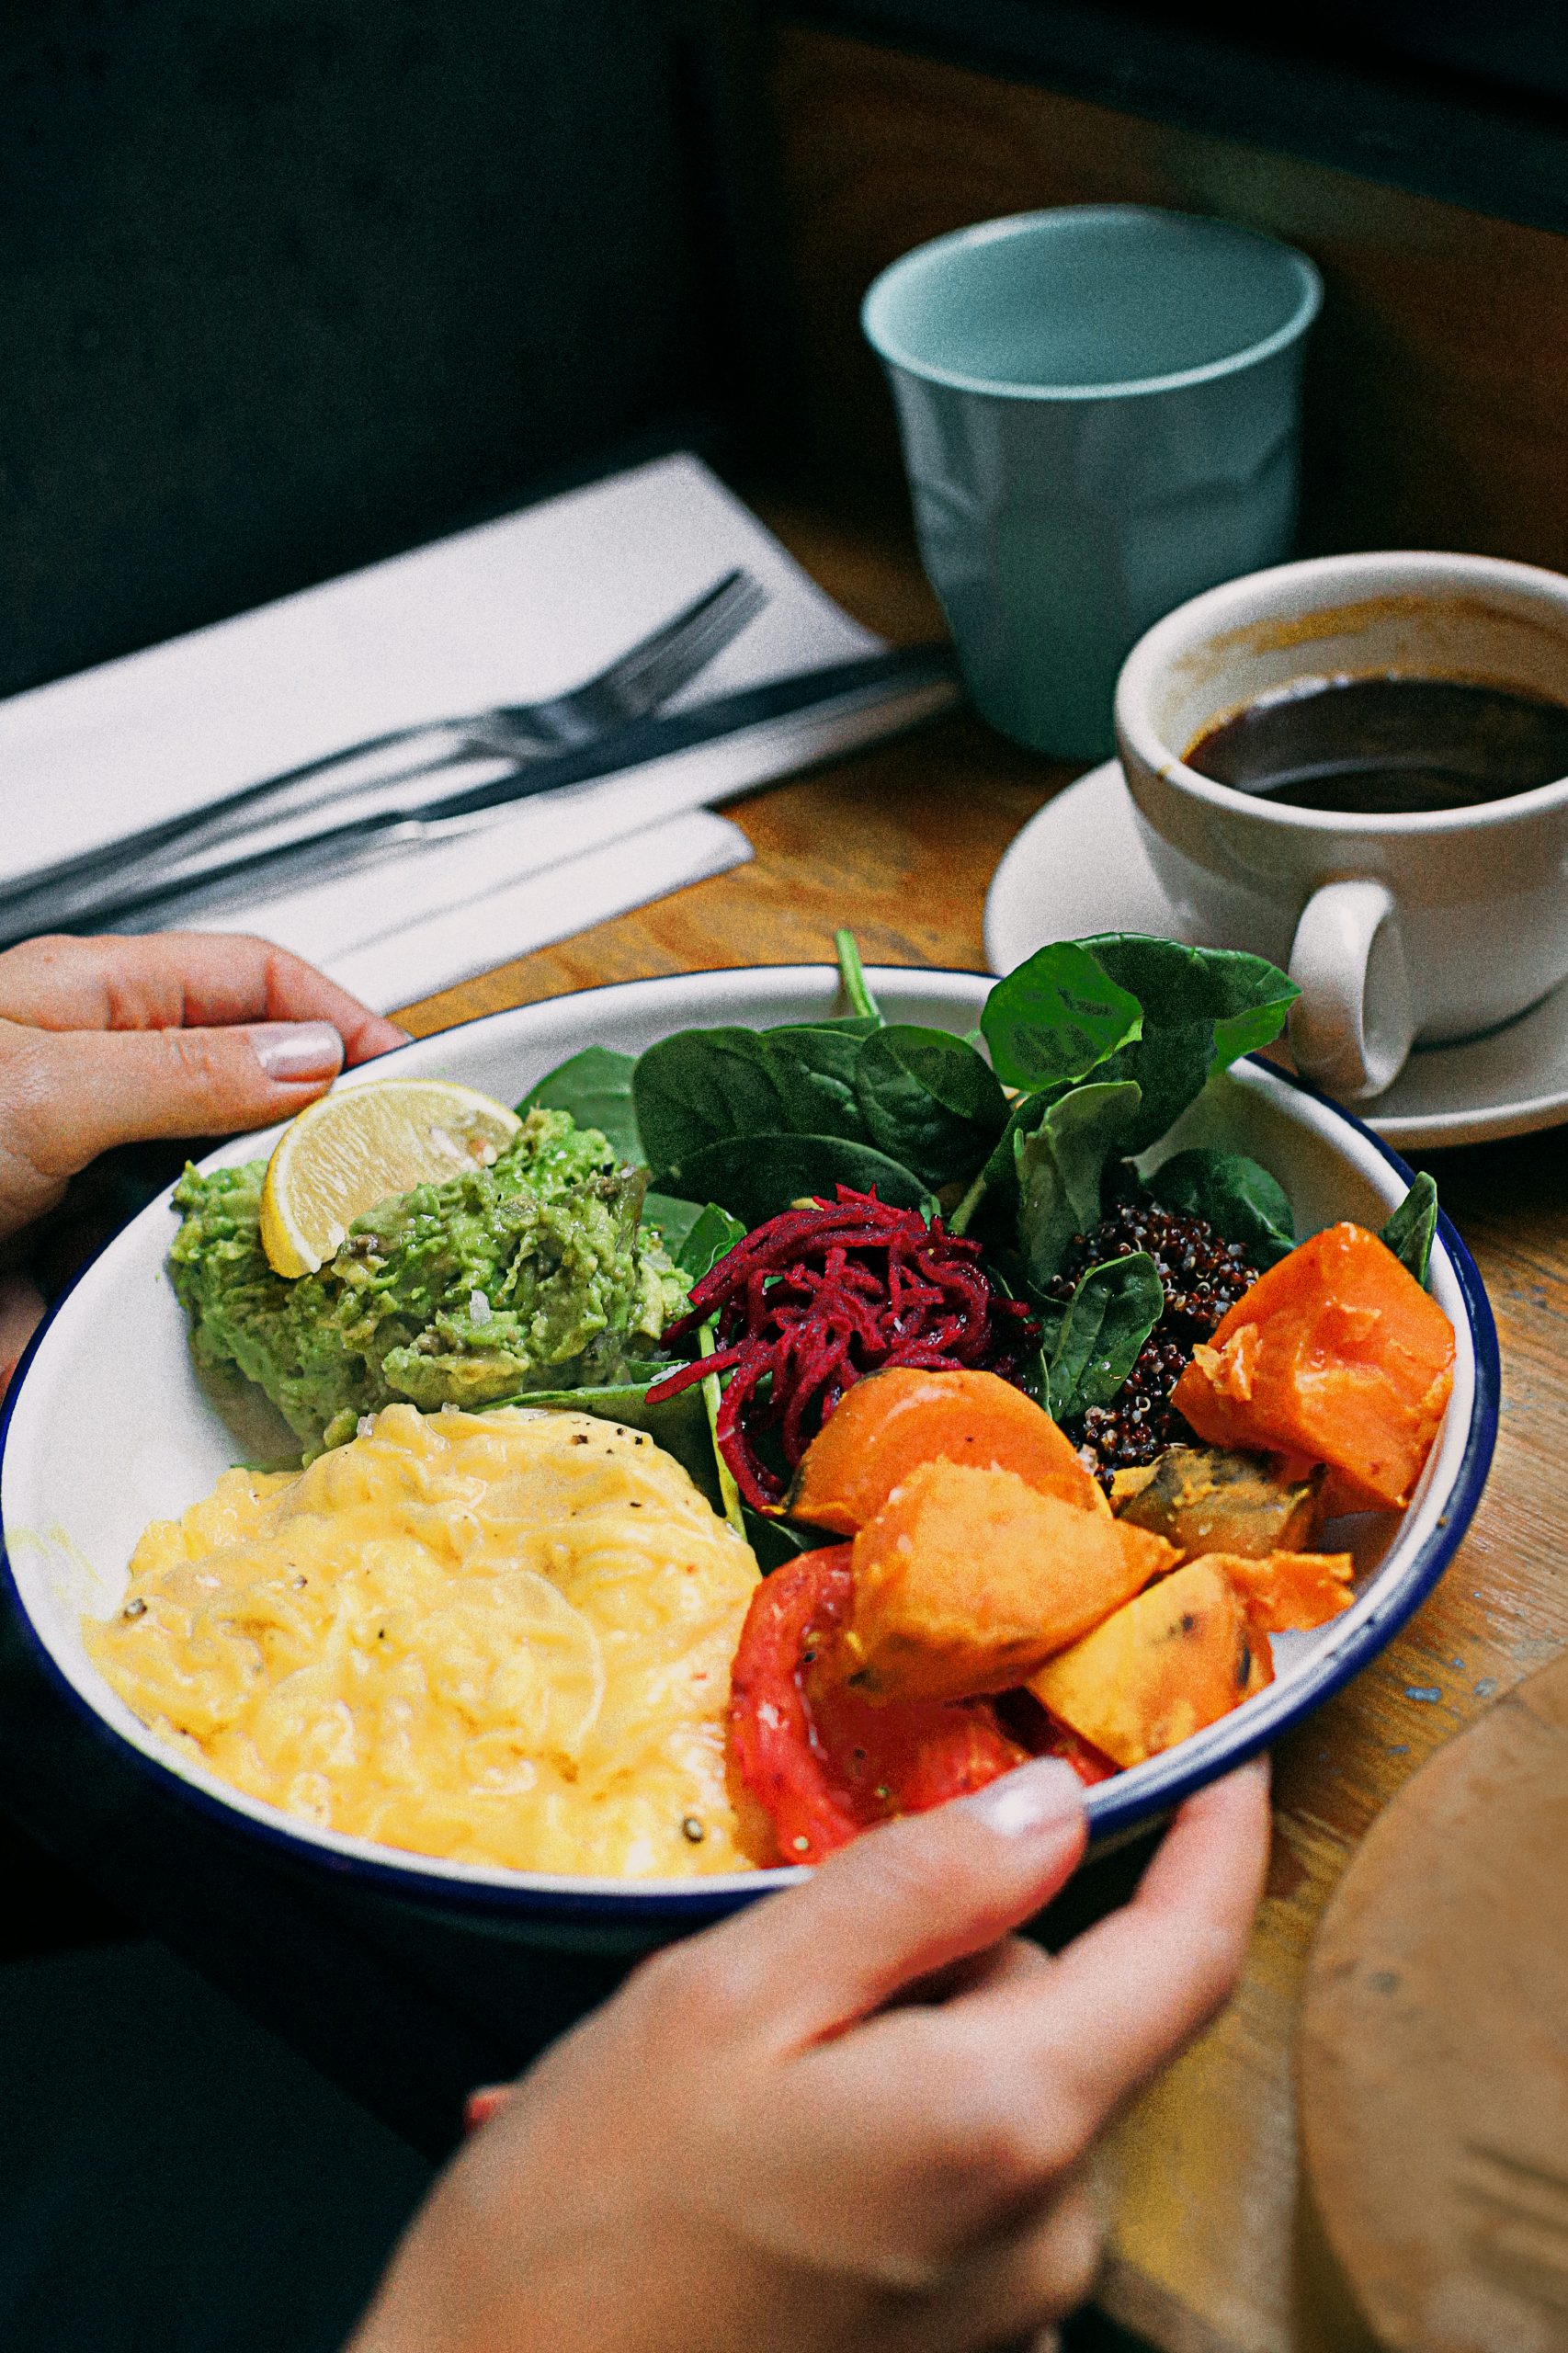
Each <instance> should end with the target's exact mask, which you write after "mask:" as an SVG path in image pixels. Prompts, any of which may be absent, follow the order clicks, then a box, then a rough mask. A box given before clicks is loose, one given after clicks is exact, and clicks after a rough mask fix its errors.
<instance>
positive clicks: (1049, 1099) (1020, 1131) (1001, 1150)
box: [948, 1086, 1068, 1233]
mask: <svg viewBox="0 0 1568 2353" xmlns="http://www.w3.org/2000/svg"><path fill="white" fill-rule="evenodd" d="M1067 1091H1068V1089H1067V1087H1066V1086H1057V1087H1052V1088H1051V1089H1050V1090H1049V1091H1048V1092H1045V1093H1042V1094H1039V1095H1020V1096H1019V1097H1018V1098H1017V1101H1016V1102H1015V1103H1014V1105H1013V1107H1012V1108H1011V1109H1010V1111H1009V1112H1008V1114H1007V1124H1006V1127H1005V1128H1004V1129H1003V1131H1002V1132H1001V1134H1000V1135H999V1136H998V1137H997V1139H996V1142H994V1144H993V1146H992V1147H991V1154H990V1157H989V1158H988V1159H987V1160H986V1162H985V1164H984V1165H983V1167H982V1169H981V1171H980V1174H979V1175H978V1176H976V1177H975V1179H974V1181H973V1183H972V1184H971V1186H970V1188H969V1190H968V1192H967V1193H966V1194H965V1195H964V1197H963V1199H962V1200H961V1201H960V1203H959V1205H958V1207H957V1209H956V1210H955V1211H953V1213H952V1216H951V1217H950V1218H949V1220H948V1230H949V1233H969V1232H970V1230H971V1227H972V1226H973V1225H974V1223H975V1221H976V1219H977V1218H979V1217H981V1216H982V1214H983V1217H984V1221H985V1223H986V1225H987V1226H988V1227H990V1228H991V1229H992V1230H993V1233H996V1232H997V1231H999V1230H1003V1229H1005V1228H1006V1224H1007V1222H1008V1221H1009V1220H1012V1219H1016V1214H1017V1206H1018V1150H1019V1146H1020V1144H1021V1143H1022V1141H1023V1139H1024V1138H1025V1137H1026V1136H1030V1135H1032V1134H1033V1133H1034V1131H1035V1130H1036V1128H1038V1127H1039V1125H1040V1121H1041V1120H1043V1119H1044V1117H1045V1115H1046V1112H1047V1111H1048V1110H1049V1109H1050V1108H1051V1105H1052V1103H1055V1102H1058V1101H1059V1100H1060V1099H1061V1097H1062V1096H1063V1095H1065V1094H1066V1093H1067Z"/></svg>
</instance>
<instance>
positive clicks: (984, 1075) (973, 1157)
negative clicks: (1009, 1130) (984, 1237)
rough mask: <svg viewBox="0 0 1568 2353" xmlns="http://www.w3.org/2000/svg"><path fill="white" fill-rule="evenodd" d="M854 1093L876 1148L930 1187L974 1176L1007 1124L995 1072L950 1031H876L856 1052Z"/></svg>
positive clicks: (897, 1027) (906, 1025)
mask: <svg viewBox="0 0 1568 2353" xmlns="http://www.w3.org/2000/svg"><path fill="white" fill-rule="evenodd" d="M855 1091H856V1095H857V1097H858V1102H859V1108H860V1111H861V1114H862V1116H863V1118H864V1120H865V1124H866V1129H867V1131H868V1133H869V1137H870V1140H871V1142H872V1143H874V1144H875V1145H876V1146H877V1148H878V1149H879V1151H881V1152H885V1153H887V1154H889V1156H890V1157H891V1158H892V1159H894V1160H899V1161H902V1162H903V1165H904V1166H905V1167H906V1168H912V1169H913V1170H914V1171H915V1175H916V1176H923V1177H924V1178H925V1180H926V1183H927V1184H928V1185H930V1186H932V1187H933V1188H935V1187H937V1186H938V1185H948V1184H952V1183H955V1182H961V1181H962V1180H964V1179H965V1178H967V1177H969V1176H971V1175H972V1173H973V1171H974V1167H975V1165H976V1163H977V1161H979V1160H981V1159H983V1158H984V1157H985V1156H986V1155H987V1154H989V1152H990V1150H991V1147H992V1145H993V1144H994V1142H996V1139H997V1138H998V1136H1000V1134H1001V1132H1002V1131H1003V1129H1004V1128H1005V1127H1006V1124H1007V1098H1006V1096H1005V1095H1004V1094H1003V1092H1002V1089H1001V1087H1000V1086H998V1085H997V1082H996V1078H995V1074H994V1072H993V1071H992V1070H991V1069H990V1068H989V1067H988V1065H987V1064H986V1063H983V1062H982V1060H981V1058H980V1056H979V1055H978V1054H977V1053H976V1052H975V1051H974V1050H973V1048H972V1047H971V1046H966V1045H965V1043H964V1041H963V1040H962V1039H961V1038H955V1037H954V1036H953V1035H952V1034H951V1032H950V1031H949V1030H946V1029H921V1028H918V1027H917V1026H916V1025H915V1024H914V1023H911V1022H893V1023H891V1024H890V1025H889V1026H888V1027H887V1028H885V1029H878V1030H875V1031H874V1032H873V1033H872V1035H871V1036H870V1037H869V1038H867V1039H865V1040H863V1041H862V1042H861V1044H860V1045H859V1047H858V1050H857V1057H856V1062H855Z"/></svg>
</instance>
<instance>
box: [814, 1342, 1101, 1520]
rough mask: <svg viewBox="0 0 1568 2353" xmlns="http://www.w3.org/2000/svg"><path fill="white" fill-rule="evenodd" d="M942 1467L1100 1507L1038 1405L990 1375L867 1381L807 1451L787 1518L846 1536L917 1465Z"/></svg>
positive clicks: (889, 1375)
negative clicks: (990, 1473)
mask: <svg viewBox="0 0 1568 2353" xmlns="http://www.w3.org/2000/svg"><path fill="white" fill-rule="evenodd" d="M938 1457H940V1458H941V1459H942V1460H943V1461H948V1462H962V1463H966V1464H968V1465H970V1466H971V1467H972V1468H976V1469H980V1470H993V1469H994V1470H998V1471H1013V1472H1017V1475H1018V1477H1019V1478H1020V1479H1022V1480H1023V1481H1024V1482H1025V1483H1026V1484H1027V1485H1028V1486H1030V1487H1032V1488H1034V1489H1035V1491H1036V1492H1037V1494H1040V1495H1060V1496H1061V1498H1062V1502H1063V1503H1068V1504H1076V1505H1077V1506H1080V1508H1082V1509H1086V1510H1090V1511H1094V1510H1096V1509H1098V1508H1099V1507H1100V1506H1102V1505H1103V1504H1104V1501H1105V1498H1104V1496H1103V1495H1102V1494H1101V1492H1100V1487H1099V1483H1098V1482H1097V1481H1096V1479H1094V1478H1093V1477H1092V1476H1091V1475H1090V1473H1089V1472H1087V1471H1086V1470H1085V1467H1084V1465H1083V1462H1082V1461H1080V1459H1079V1456H1078V1452H1077V1449H1076V1448H1075V1447H1074V1445H1073V1443H1072V1441H1071V1439H1069V1438H1065V1437H1064V1436H1063V1435H1062V1431H1061V1430H1059V1429H1058V1428H1057V1427H1056V1424H1055V1423H1054V1422H1053V1421H1052V1420H1051V1415H1049V1414H1048V1413H1047V1412H1046V1411H1045V1409H1044V1407H1043V1406H1041V1405H1037V1404H1035V1402H1034V1400H1033V1398H1032V1397H1026V1396H1025V1394H1024V1392H1023V1391H1022V1390H1021V1389H1015V1388H1014V1386H1013V1384H1012V1382H1011V1381H1003V1380H1001V1379H999V1378H998V1376H997V1375H996V1374H995V1373H994V1372H919V1371H916V1370H914V1369H912V1368H910V1367H907V1366H903V1365H894V1366H892V1367H890V1369H889V1370H887V1371H886V1372H873V1373H869V1374H868V1375H867V1376H866V1378H865V1380H864V1381H857V1382H856V1383H855V1386H854V1387H853V1388H852V1389H850V1390H848V1391H847V1392H846V1393H845V1395H844V1396H843V1397H842V1398H841V1399H840V1400H839V1403H838V1404H837V1406H836V1407H835V1410H834V1412H833V1413H832V1414H831V1415H829V1416H828V1418H827V1420H826V1421H825V1422H824V1425H823V1427H822V1429H821V1430H820V1432H819V1433H818V1435H817V1436H816V1437H815V1438H813V1439H812V1443H811V1445H810V1446H809V1447H808V1448H807V1449H806V1451H805V1455H804V1457H803V1459H802V1461H801V1467H800V1470H799V1471H798V1472H796V1474H795V1483H794V1486H793V1488H792V1489H791V1490H790V1503H789V1509H790V1513H791V1515H792V1516H793V1517H794V1518H797V1519H804V1520H809V1521H810V1522H811V1524H812V1527H813V1528H825V1529H831V1530H832V1531H833V1532H834V1533H835V1535H839V1536H853V1535H854V1533H855V1531H856V1529H859V1528H864V1527H865V1525H866V1523H867V1521H868V1520H869V1519H872V1518H875V1517H876V1515H877V1513H878V1512H879V1511H881V1507H882V1506H883V1505H884V1504H885V1503H886V1501H887V1499H888V1497H889V1496H890V1495H892V1491H893V1489H894V1488H895V1487H896V1486H897V1485H898V1484H899V1483H900V1482H901V1481H902V1480H903V1479H904V1478H906V1477H907V1476H908V1474H909V1472H911V1471H913V1470H914V1469H915V1465H916V1464H917V1463H921V1462H930V1461H935V1460H937V1458H938Z"/></svg>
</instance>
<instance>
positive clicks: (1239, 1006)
mask: <svg viewBox="0 0 1568 2353" xmlns="http://www.w3.org/2000/svg"><path fill="white" fill-rule="evenodd" d="M1078 945H1079V947H1080V948H1082V949H1085V950H1086V951H1088V952H1089V953H1090V954H1091V955H1092V956H1093V957H1094V960H1095V961H1096V964H1098V965H1099V966H1100V968H1101V970H1102V971H1103V972H1106V973H1107V974H1108V977H1109V978H1110V979H1111V980H1113V981H1114V982H1116V983H1117V984H1118V986H1119V987H1120V988H1123V989H1126V990H1129V991H1130V992H1131V995H1133V996H1135V997H1136V998H1137V999H1138V1002H1139V1004H1140V1005H1141V1006H1142V1008H1143V1029H1142V1037H1141V1038H1140V1039H1138V1040H1137V1041H1136V1042H1134V1043H1130V1044H1128V1045H1125V1046H1122V1047H1121V1048H1119V1051H1117V1052H1116V1053H1115V1054H1113V1055H1112V1056H1111V1057H1110V1059H1109V1060H1108V1062H1106V1063H1102V1064H1101V1065H1100V1066H1099V1068H1098V1069H1097V1070H1096V1077H1098V1078H1101V1079H1109V1078H1130V1079H1136V1080H1137V1082H1138V1084H1139V1086H1141V1087H1142V1090H1143V1108H1142V1112H1141V1113H1140V1115H1139V1118H1138V1120H1137V1123H1136V1125H1135V1126H1134V1127H1133V1129H1132V1130H1131V1133H1130V1134H1129V1135H1128V1137H1127V1139H1126V1141H1125V1142H1124V1145H1123V1150H1124V1151H1126V1152H1128V1153H1130V1154H1135V1153H1140V1152H1146V1151H1147V1150H1148V1148H1149V1146H1150V1145H1151V1144H1153V1143H1157V1142H1159V1140H1160V1138H1161V1137H1162V1136H1163V1135H1164V1134H1165V1131H1166V1130H1167V1129H1168V1128H1170V1127H1171V1126H1172V1125H1173V1123H1174V1122H1175V1121H1176V1120H1177V1119H1178V1118H1179V1117H1180V1115H1181V1113H1182V1112H1183V1111H1185V1110H1186V1108H1187V1105H1188V1104H1189V1103H1192V1102H1195V1101H1196V1100H1197V1098H1198V1097H1199V1095H1200V1094H1201V1093H1202V1091H1203V1087H1204V1085H1205V1083H1206V1082H1207V1081H1208V1080H1209V1079H1210V1078H1212V1077H1213V1076H1214V1074H1215V1073H1216V1072H1217V1071H1221V1070H1225V1069H1227V1068H1228V1067H1229V1065H1230V1064H1231V1063H1233V1062H1234V1060H1235V1059H1236V1056H1237V1055H1238V1054H1241V1053H1247V1052H1250V1051H1252V1050H1253V1049H1254V1048H1255V1047H1257V1046H1263V1045H1267V1043H1268V1040H1270V1039H1271V1038H1277V1037H1278V1034H1279V1031H1280V1030H1281V1029H1282V1028H1283V1027H1284V1023H1285V1017H1286V1015H1287V1014H1288V1013H1289V1011H1290V1006H1291V1005H1292V1004H1293V1003H1294V1001H1295V999H1296V997H1297V996H1298V995H1299V994H1300V992H1299V991H1298V989H1297V988H1296V986H1295V983H1293V982H1291V981H1290V980H1288V979H1287V978H1286V976H1285V974H1284V973H1283V972H1280V971H1278V968H1277V967H1276V966H1275V965H1273V964H1270V963H1268V962H1267V961H1266V960H1265V959H1264V958H1263V957H1261V956H1244V955H1242V954H1241V953H1240V952H1239V951H1237V950H1235V949H1221V948H1185V947H1183V946H1182V945H1181V943H1180V942H1179V941H1178V940H1175V939H1153V938H1145V937H1144V936H1143V935H1142V933H1139V932H1115V931H1108V932H1099V933H1096V934H1095V935H1093V936H1092V937H1090V938H1086V939H1082V940H1080V941H1079V942H1078Z"/></svg>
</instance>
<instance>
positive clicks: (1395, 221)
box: [773, 28, 1568, 566]
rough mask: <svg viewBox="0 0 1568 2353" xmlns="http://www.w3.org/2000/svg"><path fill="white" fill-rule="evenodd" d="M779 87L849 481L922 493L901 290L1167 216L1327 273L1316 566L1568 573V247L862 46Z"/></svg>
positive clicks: (1313, 496) (817, 336)
mask: <svg viewBox="0 0 1568 2353" xmlns="http://www.w3.org/2000/svg"><path fill="white" fill-rule="evenodd" d="M773 79H774V94H775V105H776V110H777V116H778V133H779V142H780V148H781V154H782V176H783V188H784V200H785V209H786V214H787V220H788V226H789V238H790V257H791V262H792V267H793V272H794V280H795V286H796V290H797V299H798V307H799V314H800V323H801V347H802V359H801V370H800V372H801V383H802V387H803V399H804V404H805V413H806V416H807V419H808V421H809V426H810V431H811V437H812V442H813V445H814V447H815V449H816V451H817V453H818V455H819V458H820V459H822V460H824V461H826V462H830V463H833V464H835V465H836V466H837V468H838V469H839V471H840V472H841V474H842V475H843V476H844V478H845V479H846V482H852V481H854V480H856V479H859V478H863V477H864V475H865V474H866V473H867V472H868V471H870V472H881V474H883V475H884V476H885V477H886V478H888V479H890V480H896V476H897V451H896V441H895V437H894V433H893V425H892V411H891V408H890V406H889V404H888V401H887V397H886V394H885V392H884V391H883V388H882V384H881V375H880V371H879V369H878V368H877V365H876V362H875V361H874V359H873V358H872V357H871V355H870V352H869V350H868V348H867V347H866V344H865V341H864V338H863V337H862V335H861V333H860V328H859V316H858V313H859V304H860V298H861V296H862V294H863V293H864V292H865V290H866V288H867V287H868V286H869V283H870V281H871V279H872V278H873V277H874V276H875V275H876V273H877V271H878V270H879V269H881V268H882V267H884V266H885V265H886V264H887V263H888V262H891V261H892V260H894V259H895V258H896V257H897V256H898V255H900V254H901V253H903V252H905V251H907V249H908V248H909V247H910V246H911V245H915V244H919V243H920V242H921V241H922V240H923V239H924V238H926V237H932V236H936V235H938V234H940V233H942V232H943V231H946V230H949V229H954V228H959V227H961V226H962V225H963V224H964V223H966V222H971V221H984V220H987V219H990V218H993V217H994V216H996V215H998V214H1001V213H1006V212H1018V211H1027V210H1031V209H1032V208H1033V207H1035V206H1038V205H1052V204H1085V203H1086V204H1104V203H1126V202H1131V203H1140V204H1160V205H1167V206H1172V207H1175V208H1176V210H1184V211H1189V212H1207V213H1219V214H1221V215H1222V216H1224V217H1225V218H1226V219H1229V220H1233V221H1241V222H1246V223H1247V224H1248V225H1249V226H1251V227H1253V228H1256V229H1262V230H1266V231H1268V232H1269V233H1272V234H1274V235H1275V236H1279V237H1284V238H1286V239H1287V240H1288V241H1289V242H1290V244H1295V245H1299V246H1301V247H1302V248H1303V249H1304V250H1305V251H1306V252H1308V253H1310V254H1311V255H1312V257H1313V259H1314V260H1315V261H1316V262H1317V263H1318V265H1319V267H1320V268H1321V269H1322V271H1323V273H1324V289H1325V300H1324V312H1323V316H1322V319H1321V321H1320V322H1319V324H1318V326H1317V327H1316V328H1315V329H1314V331H1313V334H1312V338H1311V341H1310V344H1309V347H1308V357H1307V380H1306V392H1305V417H1306V449H1305V477H1304V483H1303V494H1304V498H1303V526H1304V536H1305V540H1306V544H1307V546H1308V548H1309V549H1318V548H1323V549H1335V548H1342V547H1436V548H1463V549H1474V550H1478V551H1483V552H1485V553H1490V554H1494V555H1511V556H1518V557H1523V558H1526V559H1527V560H1528V561H1530V562H1532V563H1547V564H1554V565H1558V566H1563V565H1564V564H1568V238H1565V237H1560V236H1553V235H1551V234H1550V233H1548V232H1547V231H1545V230H1540V229H1528V228H1522V227H1519V226H1518V225H1517V224H1516V223H1513V222H1505V221H1494V220H1491V219H1488V218H1487V217H1486V216H1485V215H1484V214H1482V213H1479V212H1472V211H1470V210H1466V209H1465V208H1464V207H1462V206H1460V205H1455V204H1442V203H1438V202H1437V201H1435V200H1434V199H1431V198H1427V197H1420V196H1412V195H1409V194H1407V193H1405V192H1404V191H1403V190H1402V189H1399V188H1384V187H1381V186H1380V185H1378V184H1377V183H1376V182H1375V181H1373V180H1368V179H1361V178H1359V177H1358V176H1356V175H1354V174H1352V173H1349V172H1342V171H1333V170H1329V169H1327V168H1326V167H1324V166H1323V165H1314V164H1305V163H1301V162H1300V161H1298V160H1296V159H1294V158H1292V157H1290V156H1285V155H1278V154H1272V153H1267V152H1266V151H1265V150H1263V149H1260V148H1256V147H1251V146H1247V145H1245V144H1244V143H1243V142H1241V141H1239V140H1231V139H1222V138H1213V137H1208V136H1203V135H1200V134H1199V133H1198V132H1195V131H1181V130H1176V129H1174V128H1172V127H1170V126H1169V125H1162V124H1157V123H1151V122H1146V121H1142V120H1140V119H1138V118H1136V117H1135V116H1132V115H1128V114H1121V113H1118V112H1115V111H1113V110H1112V109H1110V108H1106V107H1100V106H1092V105H1090V104H1088V103H1087V102H1086V101H1085V100H1082V99H1077V98H1068V97H1062V96H1061V95H1060V94H1059V93H1057V92H1054V91H1051V90H1041V89H1034V88H1030V87H1028V86H1027V85H1023V84H1020V83H1015V82H1007V81H1004V80H1001V79H998V78H995V77H994V76H992V75H989V74H978V73H974V72H971V71H969V70H968V69H966V68H963V67H960V66H956V65H950V64H947V63H941V62H939V61H937V60H935V59H931V58H923V57H912V56H907V55H903V54H901V53H900V52H898V51H894V50H891V49H884V48H881V47H878V46H875V45H873V44H872V43H870V42H869V41H864V40H850V39H846V38H845V37H843V36H841V35H835V34H829V33H824V32H820V31H815V30H811V29H807V28H791V29H789V30H787V31H786V32H784V33H783V34H782V35H781V37H780V39H779V40H778V46H777V49H776V52H775V71H774V77H773Z"/></svg>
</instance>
